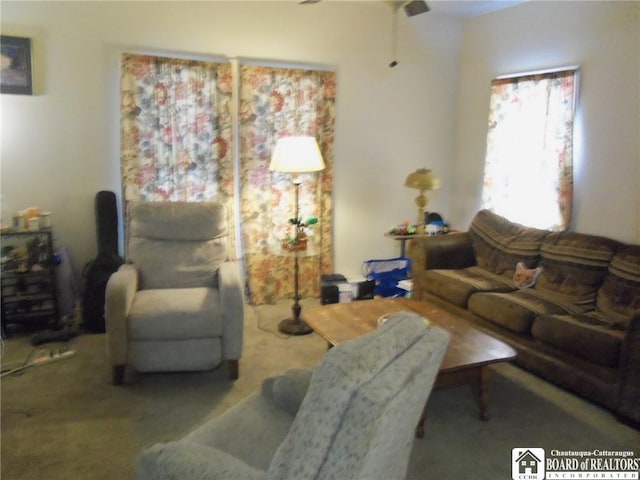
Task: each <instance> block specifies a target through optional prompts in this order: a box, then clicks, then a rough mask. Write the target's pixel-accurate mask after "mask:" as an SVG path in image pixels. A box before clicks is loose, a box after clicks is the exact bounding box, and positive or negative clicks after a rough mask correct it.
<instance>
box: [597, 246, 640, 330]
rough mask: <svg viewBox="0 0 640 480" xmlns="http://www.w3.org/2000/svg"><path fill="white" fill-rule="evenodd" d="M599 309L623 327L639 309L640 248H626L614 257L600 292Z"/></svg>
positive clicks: (610, 319)
mask: <svg viewBox="0 0 640 480" xmlns="http://www.w3.org/2000/svg"><path fill="white" fill-rule="evenodd" d="M596 308H597V310H598V311H599V312H601V313H602V314H604V315H606V316H607V317H608V319H609V321H611V322H613V323H616V324H619V325H622V326H623V327H626V326H627V325H628V323H629V320H630V319H631V317H632V316H633V315H634V312H637V311H638V310H640V245H629V246H627V247H624V248H622V249H621V250H620V251H618V253H617V254H616V255H615V256H614V257H613V259H612V260H611V263H610V264H609V269H608V272H607V276H606V277H605V279H604V283H603V284H602V287H601V288H600V290H598V296H597V299H596Z"/></svg>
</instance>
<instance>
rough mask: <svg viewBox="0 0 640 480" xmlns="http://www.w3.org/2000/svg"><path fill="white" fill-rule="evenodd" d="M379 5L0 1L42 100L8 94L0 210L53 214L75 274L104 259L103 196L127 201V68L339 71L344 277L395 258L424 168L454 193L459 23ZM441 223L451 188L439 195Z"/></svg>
mask: <svg viewBox="0 0 640 480" xmlns="http://www.w3.org/2000/svg"><path fill="white" fill-rule="evenodd" d="M391 20H392V10H391V9H390V7H389V6H388V5H387V4H385V3H384V2H340V3H336V2H322V3H319V4H316V5H304V6H302V5H298V2H288V3H283V2H193V3H187V2H178V3H170V2H155V3H151V2H131V3H126V2H77V3H74V2H39V3H35V2H21V1H20V2H11V1H3V2H2V33H3V34H9V35H18V36H28V37H32V38H33V49H34V69H35V81H36V92H35V95H34V96H18V95H2V96H1V98H0V101H1V104H0V108H1V110H2V128H1V134H2V146H1V151H0V152H1V161H2V171H1V173H2V179H1V182H2V194H3V201H4V205H3V211H5V210H6V211H9V212H12V211H17V210H20V209H23V208H25V207H27V206H31V205H35V206H39V207H40V208H41V209H43V210H51V211H53V212H54V224H55V232H56V235H57V239H58V243H59V244H60V245H64V246H66V247H67V249H68V250H69V253H70V255H71V257H72V262H73V263H74V266H75V270H76V271H77V272H78V271H79V270H80V269H81V268H82V266H83V265H84V263H85V262H86V261H88V260H89V259H91V258H92V257H93V256H95V253H96V244H95V242H96V240H95V221H94V206H93V202H94V196H95V193H96V192H97V191H99V190H112V191H115V192H116V193H117V194H118V197H120V180H119V178H120V175H119V154H118V149H119V133H118V128H119V118H118V107H119V97H118V82H119V55H120V53H121V52H123V51H148V52H160V53H171V52H175V53H177V54H192V55H197V56H213V57H216V56H217V57H222V56H228V57H245V58H257V59H266V60H270V61H273V60H275V61H282V62H288V63H292V62H293V63H297V64H310V65H320V66H330V67H331V68H333V69H335V70H336V71H337V74H338V100H337V126H336V139H335V184H334V185H335V187H334V200H335V232H336V252H335V253H336V268H335V271H337V272H341V273H346V274H347V275H352V274H354V273H358V272H359V271H360V264H361V262H362V261H363V260H365V259H368V258H381V257H385V256H393V255H397V254H398V251H399V250H398V249H399V246H398V245H397V244H395V243H394V242H393V241H391V240H389V239H386V238H385V237H384V236H383V233H384V232H385V231H386V230H387V229H388V228H389V227H390V226H391V225H393V224H396V223H399V222H401V221H402V220H404V219H405V218H408V219H411V220H413V218H414V216H415V213H414V207H413V197H414V196H415V192H413V191H408V190H407V189H406V188H404V187H403V182H404V178H405V176H406V175H407V174H408V173H409V172H410V171H412V170H414V169H416V168H418V167H423V166H428V167H431V168H433V169H434V170H435V171H436V172H438V173H439V174H440V175H441V176H442V177H443V181H444V184H445V185H448V184H450V183H451V182H450V179H449V175H450V172H449V171H448V168H449V161H450V159H451V158H452V156H453V145H454V143H453V142H454V139H453V135H452V130H453V126H454V114H455V96H456V92H455V84H456V79H457V62H458V55H459V41H460V32H461V28H462V26H461V22H459V21H456V20H451V19H449V18H446V17H441V18H438V16H437V15H432V14H429V15H421V16H417V17H413V18H407V17H405V16H404V14H402V12H401V16H400V17H399V18H398V43H397V60H398V61H399V65H398V66H397V67H395V68H393V69H391V68H389V67H388V63H389V62H390V60H391ZM431 198H432V202H431V204H430V206H431V207H432V208H433V209H434V210H446V208H447V207H448V204H447V198H448V196H447V192H446V189H444V190H442V191H440V192H438V193H435V194H433V195H432V196H431Z"/></svg>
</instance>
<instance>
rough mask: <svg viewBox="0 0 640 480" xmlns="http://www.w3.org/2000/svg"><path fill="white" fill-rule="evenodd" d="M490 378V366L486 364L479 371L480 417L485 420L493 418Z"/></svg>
mask: <svg viewBox="0 0 640 480" xmlns="http://www.w3.org/2000/svg"><path fill="white" fill-rule="evenodd" d="M488 380H489V368H488V367H486V366H484V367H480V371H479V372H478V402H479V404H480V419H481V420H484V421H487V420H489V418H491V414H490V413H489V387H488V385H487V383H488Z"/></svg>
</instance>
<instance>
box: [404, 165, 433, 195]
mask: <svg viewBox="0 0 640 480" xmlns="http://www.w3.org/2000/svg"><path fill="white" fill-rule="evenodd" d="M404 186H405V187H409V188H415V189H417V190H438V189H439V188H440V179H439V178H438V177H437V176H436V175H435V174H434V173H433V172H432V171H431V170H428V169H426V168H419V169H418V170H416V171H415V172H412V173H410V174H409V175H407V179H406V180H405V181H404Z"/></svg>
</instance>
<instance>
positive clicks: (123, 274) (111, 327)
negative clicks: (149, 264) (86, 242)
mask: <svg viewBox="0 0 640 480" xmlns="http://www.w3.org/2000/svg"><path fill="white" fill-rule="evenodd" d="M137 291H138V271H137V270H136V268H135V267H134V266H133V265H130V264H125V265H122V266H121V267H120V268H119V269H118V270H117V271H116V272H114V273H113V274H112V275H111V277H109V281H108V282H107V288H106V291H105V304H104V313H105V315H104V316H105V324H106V331H107V339H108V344H109V359H110V361H111V365H124V364H125V363H126V362H127V316H128V315H129V309H130V308H131V304H132V303H133V298H134V297H135V295H136V292H137Z"/></svg>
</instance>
